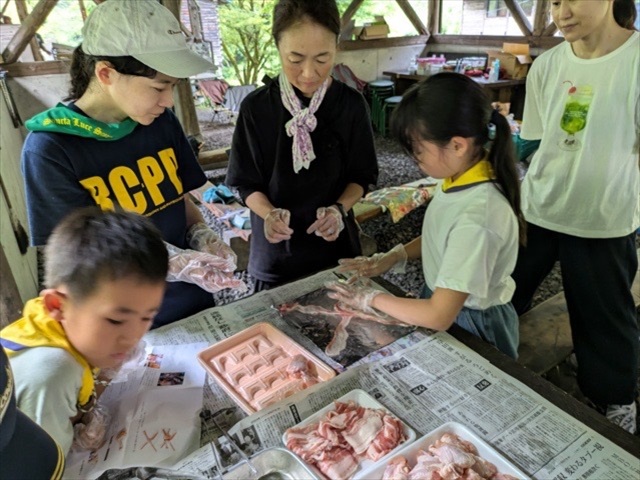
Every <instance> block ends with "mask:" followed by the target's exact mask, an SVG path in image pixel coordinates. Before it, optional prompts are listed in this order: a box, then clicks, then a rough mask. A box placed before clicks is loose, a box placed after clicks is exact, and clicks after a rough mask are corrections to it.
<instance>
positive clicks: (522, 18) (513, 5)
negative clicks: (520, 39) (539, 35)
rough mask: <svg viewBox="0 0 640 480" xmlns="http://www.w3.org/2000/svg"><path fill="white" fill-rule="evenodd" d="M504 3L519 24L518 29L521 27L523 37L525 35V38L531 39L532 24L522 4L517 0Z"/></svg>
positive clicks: (506, 0) (507, 0) (508, 0)
mask: <svg viewBox="0 0 640 480" xmlns="http://www.w3.org/2000/svg"><path fill="white" fill-rule="evenodd" d="M504 3H505V4H506V5H507V8H508V9H509V11H510V12H511V15H513V19H514V20H515V21H516V23H517V24H518V27H520V31H522V35H524V36H525V37H530V36H531V31H532V30H533V29H532V28H531V23H529V20H528V19H527V16H526V15H525V13H524V11H523V10H522V7H521V6H520V4H519V3H518V2H516V1H515V0H504Z"/></svg>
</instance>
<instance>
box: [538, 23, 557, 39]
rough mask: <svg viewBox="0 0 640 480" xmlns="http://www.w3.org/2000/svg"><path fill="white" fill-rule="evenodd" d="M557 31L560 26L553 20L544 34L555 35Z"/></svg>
mask: <svg viewBox="0 0 640 480" xmlns="http://www.w3.org/2000/svg"><path fill="white" fill-rule="evenodd" d="M557 31H558V27H557V26H556V24H555V23H553V22H551V23H550V24H549V25H547V28H545V29H544V30H543V32H542V36H543V37H553V36H554V35H555V33H556V32H557Z"/></svg>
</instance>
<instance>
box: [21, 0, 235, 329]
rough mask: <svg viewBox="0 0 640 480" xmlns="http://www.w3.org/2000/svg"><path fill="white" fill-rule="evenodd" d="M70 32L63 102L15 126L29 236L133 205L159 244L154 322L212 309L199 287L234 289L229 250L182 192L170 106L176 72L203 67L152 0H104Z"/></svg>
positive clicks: (192, 164)
mask: <svg viewBox="0 0 640 480" xmlns="http://www.w3.org/2000/svg"><path fill="white" fill-rule="evenodd" d="M82 33H83V35H84V40H83V42H82V44H81V45H79V46H78V47H77V48H76V49H75V50H74V53H73V60H72V64H71V88H70V91H69V98H67V100H72V101H71V102H70V103H69V104H67V105H63V104H58V106H56V107H55V108H52V109H50V110H47V111H45V112H43V113H41V114H38V115H36V116H35V117H33V118H31V119H30V120H28V121H27V123H26V127H27V128H28V129H29V130H31V133H29V135H28V136H27V138H26V140H25V143H24V147H23V150H22V170H23V175H24V181H25V190H26V197H27V210H28V216H29V230H30V235H31V243H32V245H44V244H45V243H46V241H47V238H48V237H49V235H50V234H51V231H52V230H53V228H54V227H55V226H56V224H57V223H58V222H59V221H60V219H62V218H63V217H64V216H66V215H67V214H68V213H69V212H70V211H72V210H74V209H77V208H80V207H86V206H91V205H98V206H100V207H101V208H102V209H103V210H112V209H114V208H116V207H119V208H123V209H125V210H130V211H134V212H136V213H139V214H142V215H145V216H148V217H150V218H151V220H153V222H154V223H155V224H156V226H157V227H158V228H159V230H160V231H161V232H162V237H163V239H164V240H165V242H167V243H168V244H170V246H169V250H170V253H171V258H170V272H171V273H170V278H169V279H170V280H171V282H170V283H169V285H168V286H167V290H166V294H165V297H164V300H163V303H162V307H161V309H160V311H159V313H158V314H157V315H156V317H155V319H154V327H157V326H160V325H164V324H166V323H170V322H173V321H175V320H180V319H181V318H184V317H187V316H189V315H192V314H194V313H197V312H199V311H200V310H203V309H205V308H209V307H213V306H214V305H215V303H214V300H213V296H212V295H211V292H213V291H216V290H217V289H220V288H225V287H229V286H239V285H237V282H235V281H234V280H233V279H232V278H231V276H232V274H233V270H234V269H235V254H234V253H233V251H231V249H230V248H228V247H227V246H226V245H225V244H224V242H222V241H221V240H220V239H219V238H218V237H217V236H216V235H215V234H214V233H213V231H211V230H210V229H208V228H207V226H206V225H205V224H204V223H203V219H202V215H201V214H200V211H199V210H198V208H197V207H196V206H195V204H194V203H193V202H192V201H191V200H190V199H189V198H188V195H187V194H188V192H189V191H190V190H193V189H195V188H197V187H199V186H201V185H202V184H204V182H205V181H206V177H205V175H204V173H203V171H202V168H201V167H200V165H199V164H198V161H197V159H196V157H195V154H194V152H193V150H191V147H190V146H189V142H188V140H187V138H186V136H185V134H184V131H183V130H182V127H181V125H180V123H179V122H178V119H177V118H176V117H175V115H174V114H173V112H172V111H171V107H173V87H174V86H175V85H176V84H177V83H178V81H179V79H180V78H186V77H189V76H191V75H195V74H197V73H201V72H204V71H207V70H210V69H212V68H213V64H212V63H211V62H209V61H207V60H205V59H203V58H201V57H200V56H198V55H197V54H195V53H193V52H191V51H190V50H189V48H188V46H187V44H186V41H185V38H184V36H183V35H182V32H181V30H180V22H178V20H177V19H176V18H175V17H174V16H173V14H172V13H171V12H170V11H169V10H168V9H166V8H165V7H163V6H162V5H160V3H158V2H157V1H155V0H118V1H108V2H104V3H102V4H100V5H98V6H97V7H96V8H95V9H94V10H93V11H92V12H91V14H90V15H89V17H88V18H87V21H86V23H85V25H84V27H83V29H82ZM192 249H193V250H192ZM194 250H201V251H199V252H196V251H194ZM176 280H182V281H176Z"/></svg>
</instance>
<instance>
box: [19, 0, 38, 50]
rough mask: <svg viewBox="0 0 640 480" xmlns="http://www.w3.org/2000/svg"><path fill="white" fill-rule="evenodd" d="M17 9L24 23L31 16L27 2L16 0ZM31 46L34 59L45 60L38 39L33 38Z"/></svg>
mask: <svg viewBox="0 0 640 480" xmlns="http://www.w3.org/2000/svg"><path fill="white" fill-rule="evenodd" d="M16 11H17V12H18V18H19V19H20V23H22V22H23V21H24V20H25V19H26V18H27V17H28V16H29V9H28V8H27V2H26V1H25V0H16ZM29 45H30V46H31V53H32V54H33V59H34V60H35V61H36V62H41V61H43V60H44V58H42V53H40V45H39V44H38V40H37V39H36V37H35V33H34V37H33V38H32V39H31V41H30V42H29Z"/></svg>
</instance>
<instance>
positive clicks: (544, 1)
mask: <svg viewBox="0 0 640 480" xmlns="http://www.w3.org/2000/svg"><path fill="white" fill-rule="evenodd" d="M535 5H536V14H535V17H534V18H533V35H535V36H538V37H539V36H540V35H542V32H544V29H545V27H546V26H547V21H548V20H549V0H538V1H537V2H536V4H535Z"/></svg>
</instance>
